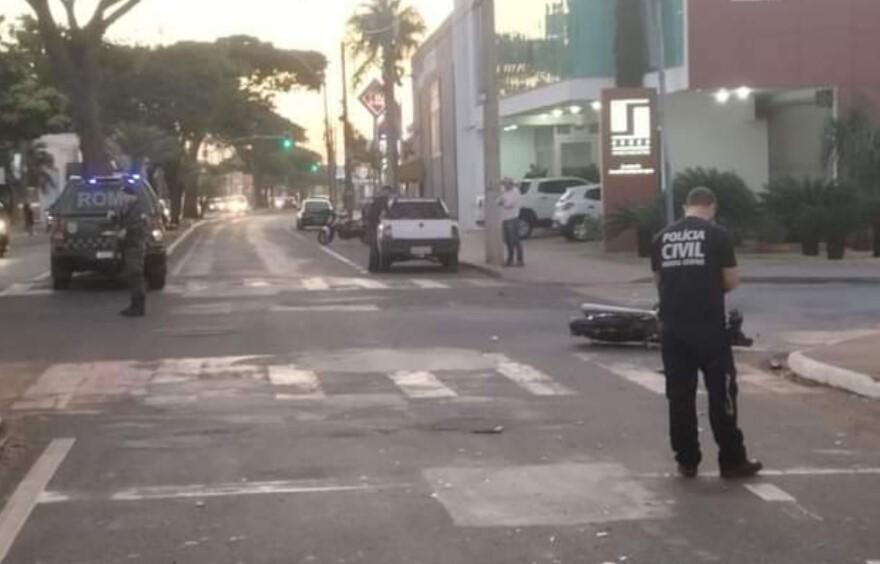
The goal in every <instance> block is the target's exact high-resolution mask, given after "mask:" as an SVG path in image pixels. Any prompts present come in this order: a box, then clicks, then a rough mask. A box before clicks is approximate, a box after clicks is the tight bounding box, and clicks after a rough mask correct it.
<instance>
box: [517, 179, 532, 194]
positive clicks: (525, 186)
mask: <svg viewBox="0 0 880 564" xmlns="http://www.w3.org/2000/svg"><path fill="white" fill-rule="evenodd" d="M531 187H532V183H531V182H520V183H519V193H520V194H522V195H523V196H525V195H526V194H528V193H529V188H531Z"/></svg>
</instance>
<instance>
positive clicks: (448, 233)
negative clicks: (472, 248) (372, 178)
mask: <svg viewBox="0 0 880 564" xmlns="http://www.w3.org/2000/svg"><path fill="white" fill-rule="evenodd" d="M460 248H461V236H460V231H459V227H458V223H456V222H455V220H453V219H452V218H451V217H450V216H449V210H448V209H447V207H446V204H444V203H443V201H442V200H430V199H418V198H397V199H394V200H392V201H391V202H390V203H389V204H388V209H387V210H386V211H385V212H384V213H383V214H382V221H381V223H380V224H379V227H378V233H377V239H376V245H375V246H373V247H372V248H371V250H370V264H369V266H370V271H371V272H387V271H388V270H389V269H390V268H391V265H392V264H394V263H395V262H403V261H410V260H430V261H435V262H438V263H440V264H442V265H443V266H444V267H446V269H447V270H450V271H456V270H458V252H459V250H460Z"/></svg>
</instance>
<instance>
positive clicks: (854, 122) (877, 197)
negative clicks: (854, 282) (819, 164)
mask: <svg viewBox="0 0 880 564" xmlns="http://www.w3.org/2000/svg"><path fill="white" fill-rule="evenodd" d="M824 146H825V147H824V153H825V163H826V166H827V167H828V170H829V173H830V174H829V176H835V175H836V176H837V177H838V178H839V179H840V180H841V181H843V182H844V183H846V184H849V185H852V186H854V187H855V188H856V190H857V191H858V192H859V194H860V195H861V197H862V200H863V204H864V208H865V211H866V214H867V216H868V220H869V223H870V225H871V226H872V227H873V231H874V256H875V257H880V129H878V128H877V127H876V125H875V124H874V123H873V122H872V121H871V118H870V117H869V115H868V113H867V112H866V111H864V110H863V109H860V108H856V109H854V110H851V111H850V112H848V113H846V114H845V115H844V116H843V117H841V118H839V119H832V120H830V121H829V123H828V126H827V127H826V131H825V143H824Z"/></svg>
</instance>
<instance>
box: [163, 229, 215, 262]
mask: <svg viewBox="0 0 880 564" xmlns="http://www.w3.org/2000/svg"><path fill="white" fill-rule="evenodd" d="M206 223H208V222H205V221H197V222H196V223H193V224H192V225H190V226H189V227H188V228H187V229H186V231H184V232H183V233H181V235H180V237H178V238H177V239H176V240H175V241H174V242H173V243H171V244H170V245H168V249H167V251H168V254H169V255H173V254H174V251H176V250H177V248H178V247H179V246H180V245H181V244H182V243H183V242H184V241H186V239H187V238H188V237H189V236H190V235H192V233H193V231H195V230H196V229H198V228H199V227H201V226H202V225H205V224H206Z"/></svg>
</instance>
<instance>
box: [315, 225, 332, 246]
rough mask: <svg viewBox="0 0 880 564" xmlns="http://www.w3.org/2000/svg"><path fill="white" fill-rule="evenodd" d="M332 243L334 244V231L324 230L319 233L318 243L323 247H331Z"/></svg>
mask: <svg viewBox="0 0 880 564" xmlns="http://www.w3.org/2000/svg"><path fill="white" fill-rule="evenodd" d="M332 242H333V230H332V229H327V228H324V229H321V230H320V231H319V232H318V243H320V244H321V245H323V246H325V247H326V246H327V245H329V244H330V243H332Z"/></svg>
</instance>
